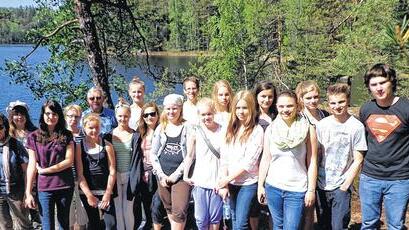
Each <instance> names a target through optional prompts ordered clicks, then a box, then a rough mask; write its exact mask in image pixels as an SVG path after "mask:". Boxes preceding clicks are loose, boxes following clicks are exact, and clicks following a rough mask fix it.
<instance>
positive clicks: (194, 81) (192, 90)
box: [182, 76, 200, 124]
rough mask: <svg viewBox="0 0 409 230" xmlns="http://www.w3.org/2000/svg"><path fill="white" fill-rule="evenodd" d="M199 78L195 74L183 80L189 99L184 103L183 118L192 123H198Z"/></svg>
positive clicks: (184, 91) (184, 90)
mask: <svg viewBox="0 0 409 230" xmlns="http://www.w3.org/2000/svg"><path fill="white" fill-rule="evenodd" d="M199 84H200V82H199V79H198V78H197V77H195V76H190V77H187V78H185V79H184V80H183V93H184V94H185V95H186V98H187V100H186V101H185V103H183V113H182V114H183V118H184V119H185V120H186V121H187V122H189V123H190V124H197V123H198V121H199V118H198V116H197V109H196V104H197V100H198V96H199V90H200V88H199V87H200V85H199Z"/></svg>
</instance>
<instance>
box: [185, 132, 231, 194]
mask: <svg viewBox="0 0 409 230" xmlns="http://www.w3.org/2000/svg"><path fill="white" fill-rule="evenodd" d="M201 127H202V130H203V132H204V133H205V135H206V137H207V139H208V140H209V141H210V143H211V144H212V145H213V147H214V149H216V150H217V151H218V152H219V154H220V147H221V145H222V144H223V139H224V136H225V133H224V132H223V131H222V128H221V127H220V126H219V128H218V129H217V130H216V131H215V132H212V131H210V130H208V129H207V128H206V127H204V126H203V125H202V126H201ZM192 135H195V139H196V148H195V155H196V163H195V168H194V170H193V175H192V181H193V182H194V184H195V186H199V187H202V188H207V189H214V188H216V186H217V182H218V180H219V179H220V178H219V167H220V160H219V159H218V158H217V157H216V156H215V155H214V154H213V152H212V151H211V150H210V149H209V147H208V146H207V144H206V142H205V141H204V138H203V136H202V134H201V133H200V131H199V130H198V129H195V130H194V132H192Z"/></svg>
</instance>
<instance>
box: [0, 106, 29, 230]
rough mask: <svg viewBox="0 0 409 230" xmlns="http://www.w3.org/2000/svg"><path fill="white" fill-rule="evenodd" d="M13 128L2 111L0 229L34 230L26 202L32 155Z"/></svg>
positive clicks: (0, 132)
mask: <svg viewBox="0 0 409 230" xmlns="http://www.w3.org/2000/svg"><path fill="white" fill-rule="evenodd" d="M9 129H10V126H9V122H8V120H7V118H6V116H4V115H3V114H2V113H0V156H1V157H0V170H1V176H0V229H32V226H31V222H30V220H29V219H28V210H27V209H26V208H25V207H24V205H23V202H24V200H23V197H24V175H25V173H26V169H27V163H28V154H27V151H26V149H25V148H24V146H23V144H22V143H21V142H20V141H18V140H17V139H15V138H14V137H11V136H10V135H9ZM6 159H7V160H6ZM12 217H13V219H12ZM13 220H14V221H13ZM13 222H14V223H13Z"/></svg>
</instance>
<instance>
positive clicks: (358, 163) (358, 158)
mask: <svg viewBox="0 0 409 230" xmlns="http://www.w3.org/2000/svg"><path fill="white" fill-rule="evenodd" d="M363 160H364V155H363V153H362V152H360V151H354V161H353V162H352V164H351V166H349V168H348V170H347V171H346V172H345V181H344V183H342V185H341V186H340V187H339V189H341V190H342V191H347V190H348V188H349V187H350V186H351V184H352V183H353V182H354V179H355V177H356V175H357V174H358V172H359V170H360V169H361V167H362V162H363Z"/></svg>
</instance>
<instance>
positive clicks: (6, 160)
mask: <svg viewBox="0 0 409 230" xmlns="http://www.w3.org/2000/svg"><path fill="white" fill-rule="evenodd" d="M9 140H10V136H8V137H7V138H6V140H5V141H4V142H2V143H0V146H2V147H3V154H2V162H3V173H4V180H5V182H6V193H7V194H10V146H9Z"/></svg>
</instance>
